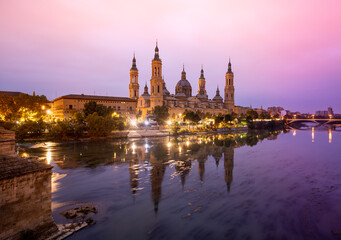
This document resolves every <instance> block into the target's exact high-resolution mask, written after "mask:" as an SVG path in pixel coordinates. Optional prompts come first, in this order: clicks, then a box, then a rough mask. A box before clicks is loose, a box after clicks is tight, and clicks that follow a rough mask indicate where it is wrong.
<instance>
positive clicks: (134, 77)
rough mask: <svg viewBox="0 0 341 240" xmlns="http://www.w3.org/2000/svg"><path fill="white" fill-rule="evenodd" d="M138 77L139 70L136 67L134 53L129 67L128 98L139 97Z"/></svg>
mask: <svg viewBox="0 0 341 240" xmlns="http://www.w3.org/2000/svg"><path fill="white" fill-rule="evenodd" d="M138 78H139V70H137V68H136V58H135V53H134V58H133V64H132V66H131V68H130V83H129V98H131V99H138V98H139V95H140V93H139V89H140V85H139V82H138Z"/></svg>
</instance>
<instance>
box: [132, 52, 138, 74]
mask: <svg viewBox="0 0 341 240" xmlns="http://www.w3.org/2000/svg"><path fill="white" fill-rule="evenodd" d="M131 69H133V70H137V68H136V58H135V52H134V57H133V64H132V66H131Z"/></svg>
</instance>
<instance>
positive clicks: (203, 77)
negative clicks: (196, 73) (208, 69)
mask: <svg viewBox="0 0 341 240" xmlns="http://www.w3.org/2000/svg"><path fill="white" fill-rule="evenodd" d="M200 78H201V79H205V76H204V68H203V66H202V65H201V71H200Z"/></svg>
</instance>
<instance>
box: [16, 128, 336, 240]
mask: <svg viewBox="0 0 341 240" xmlns="http://www.w3.org/2000/svg"><path fill="white" fill-rule="evenodd" d="M277 134H279V132H278V133H275V134H268V133H253V134H250V133H249V134H230V135H206V136H184V137H179V138H178V139H177V140H176V139H174V138H151V139H138V140H136V139H135V140H132V141H128V140H120V141H99V142H84V143H81V142H75V143H60V144H58V143H54V145H49V144H47V145H48V146H42V147H40V148H26V149H25V148H23V149H22V151H25V152H27V154H30V155H33V156H38V157H42V156H46V159H47V157H48V153H49V152H50V153H49V156H50V158H51V161H52V164H53V166H54V169H53V171H54V172H55V174H56V175H55V176H59V175H60V176H63V177H61V178H57V177H56V178H53V184H55V185H52V186H53V190H52V191H53V193H52V201H53V203H52V204H53V206H54V208H53V217H54V219H55V220H56V222H57V223H63V221H64V219H63V218H62V217H61V216H60V215H59V212H61V211H62V210H64V209H66V208H69V207H71V206H73V204H74V203H77V202H78V203H79V202H93V203H94V204H95V205H97V206H98V208H99V212H98V214H97V215H95V221H97V224H96V225H94V226H91V227H89V228H86V229H84V230H82V231H80V232H78V233H76V234H75V235H73V236H71V237H70V239H113V238H114V239H161V238H162V239H266V238H269V239H334V235H333V234H332V232H333V231H334V232H337V231H339V230H341V229H340V226H339V225H338V224H339V219H340V217H341V206H340V204H339V202H340V201H341V189H340V187H341V186H340V179H341V160H340V157H339V156H340V153H341V150H340V149H339V148H338V146H339V145H340V141H341V140H340V139H341V134H340V133H339V132H335V133H334V132H333V134H334V139H333V142H332V143H331V144H329V142H331V140H330V139H331V134H332V132H327V131H316V129H315V130H312V132H310V131H299V130H297V132H296V130H295V134H293V133H291V134H279V135H278V136H277ZM327 135H328V136H329V140H327V139H328V137H327V139H326V136H327ZM58 174H59V175H58Z"/></svg>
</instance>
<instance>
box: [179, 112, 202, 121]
mask: <svg viewBox="0 0 341 240" xmlns="http://www.w3.org/2000/svg"><path fill="white" fill-rule="evenodd" d="M183 116H184V118H183V119H184V121H190V122H193V123H198V122H199V121H200V120H201V118H200V115H199V113H196V112H193V111H189V110H185V111H184V113H183Z"/></svg>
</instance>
